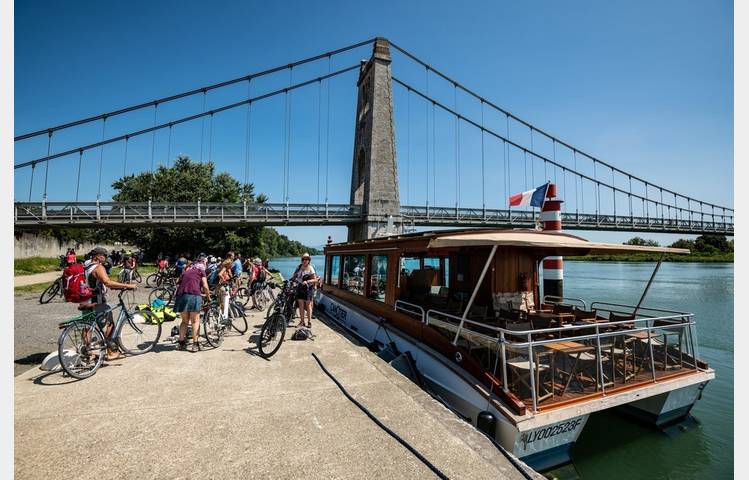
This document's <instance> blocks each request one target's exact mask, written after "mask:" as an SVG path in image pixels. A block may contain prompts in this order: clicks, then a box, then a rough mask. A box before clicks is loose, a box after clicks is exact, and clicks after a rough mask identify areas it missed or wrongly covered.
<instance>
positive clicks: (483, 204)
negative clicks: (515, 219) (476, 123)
mask: <svg viewBox="0 0 749 480" xmlns="http://www.w3.org/2000/svg"><path fill="white" fill-rule="evenodd" d="M483 126H484V102H481V127H482V128H483ZM485 178H486V175H485V174H484V131H483V130H481V209H482V210H483V212H484V216H486V192H485V190H486V180H485Z"/></svg>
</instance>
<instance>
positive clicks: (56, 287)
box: [39, 276, 63, 305]
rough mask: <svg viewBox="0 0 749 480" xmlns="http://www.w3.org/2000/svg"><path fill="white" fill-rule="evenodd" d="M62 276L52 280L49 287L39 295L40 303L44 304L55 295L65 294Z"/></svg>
mask: <svg viewBox="0 0 749 480" xmlns="http://www.w3.org/2000/svg"><path fill="white" fill-rule="evenodd" d="M62 282H63V280H62V276H60V277H59V278H58V279H57V280H55V281H54V282H52V283H51V284H50V285H49V287H47V288H45V289H44V291H43V292H42V295H41V296H40V297H39V303H41V304H42V305H44V304H47V303H49V302H51V301H52V299H53V298H55V297H62V296H63V287H62Z"/></svg>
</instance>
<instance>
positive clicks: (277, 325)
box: [257, 280, 297, 358]
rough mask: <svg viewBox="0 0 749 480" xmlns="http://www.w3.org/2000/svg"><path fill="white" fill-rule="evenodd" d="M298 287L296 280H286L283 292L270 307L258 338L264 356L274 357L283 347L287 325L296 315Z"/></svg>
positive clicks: (258, 344) (258, 347) (260, 352)
mask: <svg viewBox="0 0 749 480" xmlns="http://www.w3.org/2000/svg"><path fill="white" fill-rule="evenodd" d="M296 287H297V284H296V282H293V281H291V280H285V281H284V282H283V287H282V288H281V293H279V294H278V297H276V301H275V302H274V303H273V305H271V306H270V307H269V308H268V316H267V319H266V320H265V322H264V323H263V326H262V328H261V329H260V335H259V336H258V338H257V350H258V353H259V354H260V356H261V357H263V358H270V357H272V356H273V355H274V354H275V353H276V352H277V351H278V349H279V348H281V343H283V339H284V337H285V336H286V326H287V324H288V323H289V322H290V321H291V319H292V318H293V315H294V303H295V299H296ZM271 309H272V310H271ZM271 312H272V313H271Z"/></svg>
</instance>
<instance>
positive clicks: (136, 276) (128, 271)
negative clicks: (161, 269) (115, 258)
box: [117, 268, 143, 283]
mask: <svg viewBox="0 0 749 480" xmlns="http://www.w3.org/2000/svg"><path fill="white" fill-rule="evenodd" d="M117 280H118V281H119V282H121V283H133V281H135V283H141V282H142V281H143V278H141V276H140V273H139V272H138V269H137V268H123V269H122V271H121V272H120V274H119V275H118V276H117Z"/></svg>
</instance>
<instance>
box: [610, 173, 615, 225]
mask: <svg viewBox="0 0 749 480" xmlns="http://www.w3.org/2000/svg"><path fill="white" fill-rule="evenodd" d="M611 184H612V185H614V186H616V176H615V175H614V169H613V168H612V169H611ZM611 196H612V197H613V199H614V217H615V218H616V190H615V189H613V188H612V189H611Z"/></svg>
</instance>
